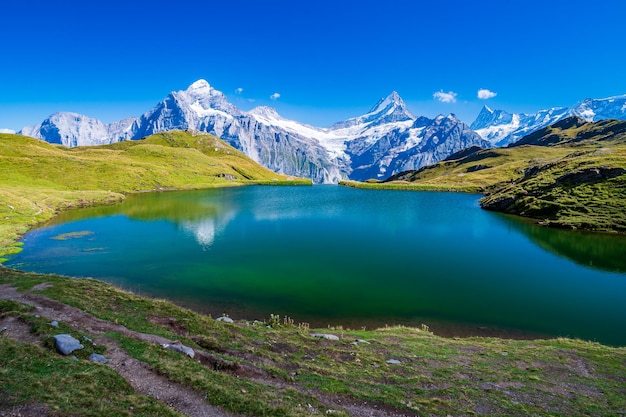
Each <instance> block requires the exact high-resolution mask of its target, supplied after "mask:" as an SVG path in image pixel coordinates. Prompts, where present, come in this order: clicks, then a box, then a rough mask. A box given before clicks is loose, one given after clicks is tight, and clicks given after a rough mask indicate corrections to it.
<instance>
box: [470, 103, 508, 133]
mask: <svg viewBox="0 0 626 417" xmlns="http://www.w3.org/2000/svg"><path fill="white" fill-rule="evenodd" d="M512 119H513V115H511V114H509V113H507V112H505V111H503V110H492V109H491V108H489V107H488V106H486V105H485V106H483V108H482V110H481V111H480V113H478V116H477V117H476V120H474V122H473V123H472V124H471V126H470V128H471V129H472V130H479V129H484V128H486V127H488V126H497V125H503V124H507V123H511V120H512Z"/></svg>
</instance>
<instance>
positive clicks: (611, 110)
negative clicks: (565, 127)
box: [570, 94, 626, 122]
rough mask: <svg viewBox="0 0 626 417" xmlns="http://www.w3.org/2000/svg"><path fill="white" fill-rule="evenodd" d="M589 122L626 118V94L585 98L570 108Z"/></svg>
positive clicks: (573, 113) (572, 112)
mask: <svg viewBox="0 0 626 417" xmlns="http://www.w3.org/2000/svg"><path fill="white" fill-rule="evenodd" d="M570 114H571V115H573V116H579V117H582V118H583V119H585V120H586V121H588V122H597V121H598V120H604V119H621V120H624V119H626V94H624V95H621V96H614V97H607V98H603V99H590V98H588V99H585V100H583V101H581V102H580V103H578V104H577V105H576V106H574V107H573V108H572V109H571V110H570Z"/></svg>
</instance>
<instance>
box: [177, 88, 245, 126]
mask: <svg viewBox="0 0 626 417" xmlns="http://www.w3.org/2000/svg"><path fill="white" fill-rule="evenodd" d="M168 99H170V100H171V101H173V103H172V104H173V105H175V106H178V107H180V108H181V110H182V111H183V112H185V111H191V112H193V113H195V115H196V116H197V117H205V116H207V115H209V114H211V113H213V111H214V110H218V111H222V112H225V113H227V114H231V115H238V114H239V113H240V111H239V109H237V108H236V107H235V106H233V105H232V104H230V103H229V102H228V100H227V99H226V96H225V95H224V93H222V92H221V91H219V90H216V89H215V88H213V87H211V85H210V84H209V83H208V82H207V81H206V80H202V79H200V80H198V81H196V82H194V83H193V84H191V85H190V86H189V87H188V88H187V89H186V90H181V91H176V92H172V93H170V95H169V96H168V97H167V98H166V99H165V101H168Z"/></svg>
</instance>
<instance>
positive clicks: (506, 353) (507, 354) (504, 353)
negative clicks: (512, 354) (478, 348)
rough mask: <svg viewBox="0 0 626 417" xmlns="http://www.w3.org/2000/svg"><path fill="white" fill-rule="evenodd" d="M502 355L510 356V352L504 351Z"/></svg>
mask: <svg viewBox="0 0 626 417" xmlns="http://www.w3.org/2000/svg"><path fill="white" fill-rule="evenodd" d="M501 354H502V356H509V352H502V353H501Z"/></svg>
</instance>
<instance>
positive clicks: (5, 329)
mask: <svg viewBox="0 0 626 417" xmlns="http://www.w3.org/2000/svg"><path fill="white" fill-rule="evenodd" d="M7 330H9V328H8V327H7V326H2V328H1V329H0V333H2V332H6V331H7Z"/></svg>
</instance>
